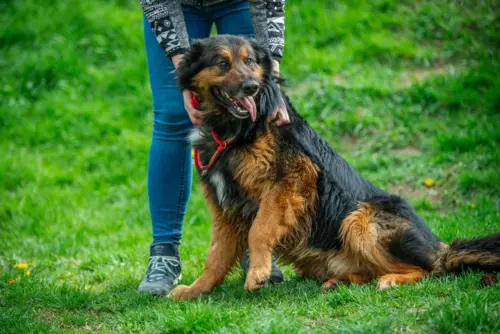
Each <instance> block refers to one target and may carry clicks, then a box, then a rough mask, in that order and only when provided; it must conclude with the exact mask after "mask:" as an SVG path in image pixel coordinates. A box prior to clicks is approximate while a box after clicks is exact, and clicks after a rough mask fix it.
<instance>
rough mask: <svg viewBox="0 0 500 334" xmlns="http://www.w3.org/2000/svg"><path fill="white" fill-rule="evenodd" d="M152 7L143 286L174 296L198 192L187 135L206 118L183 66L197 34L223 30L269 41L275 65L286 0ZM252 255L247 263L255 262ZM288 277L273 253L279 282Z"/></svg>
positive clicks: (181, 0) (147, 21)
mask: <svg viewBox="0 0 500 334" xmlns="http://www.w3.org/2000/svg"><path fill="white" fill-rule="evenodd" d="M139 1H140V5H141V8H142V10H143V13H144V38H145V44H146V54H147V63H148V71H149V79H150V84H151V90H152V94H153V111H154V127H153V138H152V143H151V148H150V152H149V163H148V197H149V207H150V212H151V219H152V225H153V243H152V245H151V247H150V257H149V264H148V267H147V270H146V275H145V278H144V279H143V281H142V282H141V284H140V286H139V292H142V293H151V294H153V295H158V296H166V295H168V293H169V292H170V291H171V290H172V288H173V287H174V286H175V285H176V284H177V283H178V281H179V280H180V278H181V261H180V258H179V252H178V246H179V244H180V241H181V237H182V225H183V221H184V215H185V212H186V206H187V202H188V199H189V196H190V193H191V182H192V165H191V164H192V162H191V146H190V144H189V142H188V140H187V135H188V133H189V131H190V130H191V129H192V127H193V126H196V125H198V124H199V123H200V121H201V120H200V112H199V111H198V110H196V109H195V108H194V107H193V106H192V105H191V92H189V91H187V90H186V91H183V92H181V91H180V90H179V88H178V87H177V85H176V79H175V73H174V72H175V68H176V67H178V66H179V63H180V62H181V60H182V57H183V54H184V53H185V52H186V51H188V49H189V47H190V40H193V39H201V38H207V37H209V36H210V33H211V30H212V25H213V24H215V26H216V28H217V33H218V34H231V35H243V36H247V37H255V38H256V39H257V40H258V41H259V42H260V43H261V44H262V45H267V46H268V47H269V50H270V52H271V55H272V57H273V64H274V71H275V72H277V74H279V65H280V61H281V58H282V57H283V50H284V31H285V21H284V10H285V0H275V1H272V0H266V1H255V0H205V1H203V0H139ZM277 115H278V117H277V123H278V124H282V123H286V122H287V120H288V115H287V114H286V110H285V109H284V108H283V109H280V110H277ZM245 261H246V262H248V259H246V260H244V261H243V263H242V267H243V269H244V270H245V269H247V268H248V263H245ZM281 281H283V274H282V272H281V270H280V269H279V268H278V266H277V265H276V263H275V261H273V266H272V274H271V282H273V283H279V282H281Z"/></svg>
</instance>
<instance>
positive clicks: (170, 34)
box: [139, 0, 285, 61]
mask: <svg viewBox="0 0 500 334" xmlns="http://www.w3.org/2000/svg"><path fill="white" fill-rule="evenodd" d="M139 1H140V4H141V7H142V10H143V12H144V15H145V16H146V18H147V19H148V21H149V23H150V24H151V28H152V29H153V31H154V33H155V34H156V39H157V40H158V43H159V44H160V46H161V48H162V49H163V50H165V53H166V54H167V56H168V57H169V58H172V57H173V56H175V55H177V54H182V53H184V52H186V51H187V50H188V49H189V37H188V34H187V30H186V23H185V22H184V15H183V13H182V5H187V6H195V7H205V6H210V5H213V4H216V3H220V2H224V1H227V0H204V1H203V0H139ZM248 2H249V3H250V11H251V13H252V24H253V26H254V31H255V35H256V38H257V40H258V41H259V42H261V43H262V44H263V45H268V46H269V50H270V51H271V54H272V56H273V58H274V59H276V60H278V61H280V60H281V57H283V49H284V46H285V39H284V37H285V36H284V33H285V15H284V14H285V0H249V1H248Z"/></svg>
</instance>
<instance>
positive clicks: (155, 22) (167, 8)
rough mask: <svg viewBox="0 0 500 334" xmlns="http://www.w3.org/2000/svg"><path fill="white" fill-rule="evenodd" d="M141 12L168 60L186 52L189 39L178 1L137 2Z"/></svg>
mask: <svg viewBox="0 0 500 334" xmlns="http://www.w3.org/2000/svg"><path fill="white" fill-rule="evenodd" d="M139 2H140V4H141V7H142V11H143V12H144V15H145V16H146V19H147V20H148V21H149V24H150V25H151V29H152V30H153V32H154V33H155V35H156V39H157V40H158V43H159V44H160V47H161V48H162V49H163V50H164V51H165V53H166V55H167V56H168V57H169V58H172V57H173V56H175V55H177V54H181V53H184V52H186V51H187V50H188V49H189V39H188V34H187V30H186V23H185V22H184V14H183V13H182V7H181V2H180V0H139Z"/></svg>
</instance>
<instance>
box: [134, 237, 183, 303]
mask: <svg viewBox="0 0 500 334" xmlns="http://www.w3.org/2000/svg"><path fill="white" fill-rule="evenodd" d="M181 276H182V275H181V260H180V258H179V253H178V251H177V246H176V245H174V244H153V245H151V250H150V256H149V264H148V269H147V270H146V277H144V279H143V280H142V282H141V284H140V285H139V292H140V293H150V294H152V295H153V296H167V295H168V294H169V293H170V291H171V290H172V289H173V288H174V287H175V286H176V285H177V283H179V281H180V280H181Z"/></svg>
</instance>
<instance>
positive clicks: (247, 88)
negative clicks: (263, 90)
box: [241, 80, 259, 95]
mask: <svg viewBox="0 0 500 334" xmlns="http://www.w3.org/2000/svg"><path fill="white" fill-rule="evenodd" d="M241 89H242V90H243V92H244V93H245V94H248V95H252V94H254V93H255V92H256V91H257V89H259V83H258V82H257V81H255V80H246V81H245V82H243V85H241Z"/></svg>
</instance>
